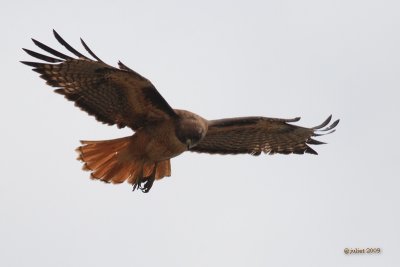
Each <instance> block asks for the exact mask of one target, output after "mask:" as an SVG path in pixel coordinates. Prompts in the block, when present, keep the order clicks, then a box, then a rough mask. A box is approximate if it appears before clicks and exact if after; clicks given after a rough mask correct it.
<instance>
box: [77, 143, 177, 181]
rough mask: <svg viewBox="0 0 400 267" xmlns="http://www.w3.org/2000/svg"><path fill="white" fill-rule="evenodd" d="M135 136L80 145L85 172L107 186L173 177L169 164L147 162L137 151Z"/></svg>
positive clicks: (164, 162)
mask: <svg viewBox="0 0 400 267" xmlns="http://www.w3.org/2000/svg"><path fill="white" fill-rule="evenodd" d="M134 139H135V136H129V137H123V138H118V139H114V140H105V141H81V143H82V146H80V147H78V148H77V149H76V151H77V152H78V153H79V156H78V159H79V160H81V161H83V162H84V163H85V164H84V166H83V169H84V170H88V171H90V172H91V178H92V179H96V180H101V181H103V182H107V183H115V184H117V183H122V182H124V181H127V182H128V183H130V184H134V185H135V184H139V183H141V182H144V181H146V179H148V178H149V177H151V176H152V178H153V180H154V178H155V179H161V178H163V177H165V176H171V165H170V160H169V159H168V160H164V161H160V162H157V163H156V162H149V161H145V160H144V159H143V157H140V155H138V154H137V153H135V152H132V151H134V141H135V140H134Z"/></svg>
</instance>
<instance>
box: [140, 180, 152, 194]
mask: <svg viewBox="0 0 400 267" xmlns="http://www.w3.org/2000/svg"><path fill="white" fill-rule="evenodd" d="M154 180H155V178H154V177H147V180H145V181H143V182H144V185H143V187H142V188H141V190H142V192H143V193H148V192H149V191H150V189H151V187H152V186H153V183H154Z"/></svg>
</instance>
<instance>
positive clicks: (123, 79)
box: [22, 31, 176, 130]
mask: <svg viewBox="0 0 400 267" xmlns="http://www.w3.org/2000/svg"><path fill="white" fill-rule="evenodd" d="M54 35H55V37H56V39H57V40H58V41H59V42H60V43H61V44H62V45H63V46H64V47H66V48H67V49H68V50H69V51H70V52H72V53H73V54H74V55H76V56H78V57H79V58H78V59H76V58H72V57H70V56H67V55H65V54H63V53H60V52H58V51H56V50H54V49H52V48H50V47H48V46H46V45H44V44H42V43H40V42H38V41H36V40H33V42H34V43H35V44H36V45H37V46H38V47H39V48H41V49H43V50H44V51H46V52H48V53H50V54H51V55H53V56H54V57H50V56H46V55H42V54H39V53H37V52H34V51H31V50H27V49H24V51H25V52H27V53H28V54H29V55H31V56H33V57H35V58H37V59H40V60H43V61H46V62H50V63H58V64H49V63H38V62H27V61H22V63H24V64H26V65H28V66H31V67H33V70H34V71H36V72H38V73H40V74H41V75H40V77H41V78H43V79H44V80H46V81H47V84H48V85H50V86H53V87H57V89H56V90H55V92H57V93H59V94H62V95H64V96H65V97H66V98H67V99H68V100H71V101H74V102H75V104H76V106H78V107H80V108H81V109H83V110H85V111H86V112H88V113H89V114H90V115H93V116H95V117H96V119H97V120H99V121H101V122H103V123H107V124H110V125H113V124H117V126H118V127H124V126H128V127H130V128H132V129H133V130H136V129H138V128H140V127H143V126H145V125H146V124H149V123H152V122H156V121H161V120H165V119H168V118H170V117H174V116H176V114H175V112H174V110H173V109H172V108H171V107H170V106H169V104H168V103H167V102H166V101H165V99H164V98H163V97H162V96H161V95H160V93H159V92H158V91H157V89H156V88H155V87H154V86H153V85H152V83H151V82H150V81H149V80H147V79H146V78H144V77H142V76H141V75H140V74H138V73H136V72H134V71H133V70H131V69H129V68H128V67H126V66H125V65H123V67H122V68H120V69H117V68H114V67H112V66H110V65H107V64H105V63H104V62H102V61H101V60H100V59H99V58H98V57H97V56H96V55H95V54H94V53H93V52H92V51H91V50H90V49H89V47H88V46H87V45H86V44H85V42H83V40H82V44H83V46H84V48H85V49H86V50H87V51H88V52H89V54H90V55H91V56H93V57H94V58H95V59H96V60H97V61H96V60H91V59H89V58H88V57H86V56H84V55H83V54H81V53H80V52H78V51H77V50H75V49H74V48H72V47H71V46H70V45H69V44H68V43H67V42H65V41H64V39H62V38H61V36H60V35H59V34H58V33H57V32H55V31H54Z"/></svg>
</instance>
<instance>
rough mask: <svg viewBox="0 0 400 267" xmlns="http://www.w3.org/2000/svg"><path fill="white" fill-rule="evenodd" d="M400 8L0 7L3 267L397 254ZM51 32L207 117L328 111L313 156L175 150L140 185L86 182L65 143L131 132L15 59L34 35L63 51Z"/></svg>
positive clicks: (371, 4) (331, 261)
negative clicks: (145, 189) (164, 172)
mask: <svg viewBox="0 0 400 267" xmlns="http://www.w3.org/2000/svg"><path fill="white" fill-rule="evenodd" d="M399 14H400V4H399V1H385V0H379V1H369V0H367V1H365V0H364V1H361V0H359V1H357V0H346V1H320V0H314V1H312V0H303V1H297V0H286V1H284V0H279V1H240V2H239V1H208V0H205V1H126V2H123V1H116V0H114V1H91V2H89V1H88V2H84V1H75V0H72V1H7V3H3V4H2V7H1V10H0V30H1V51H0V53H1V55H0V56H1V64H0V71H1V77H2V78H1V80H2V83H1V89H0V90H1V98H0V111H1V124H2V126H1V132H0V135H1V140H2V142H1V163H0V164H1V171H2V175H1V178H0V266H10V267H11V266H400V256H399V255H400V230H399V225H400V216H399V215H400V194H399V191H400V182H399V179H400V175H399V152H398V151H399V149H400V144H399V137H398V134H399V130H400V128H399V122H398V121H399V115H400V108H399V99H400V97H399V96H400V95H399V89H400V79H399V75H400V15H399ZM53 28H54V29H56V30H57V31H58V32H59V33H60V34H61V36H63V37H64V39H65V40H67V41H68V42H69V43H70V44H71V45H73V46H74V47H75V48H77V49H78V50H80V51H83V48H82V47H81V45H80V43H79V37H82V38H83V39H84V40H85V41H86V42H87V44H88V45H89V46H90V47H91V48H92V50H93V51H94V52H95V53H96V54H97V55H98V56H99V57H100V58H102V59H103V60H104V61H106V62H108V63H110V64H112V65H116V63H117V60H119V59H120V60H121V61H123V62H124V63H125V64H126V65H128V66H129V67H131V68H133V69H135V70H136V71H138V72H139V73H141V74H142V75H144V76H145V77H147V78H149V79H150V80H151V81H152V82H153V83H154V84H155V86H156V87H157V88H158V90H159V91H160V93H161V94H162V95H163V96H164V97H165V98H166V100H167V101H168V102H169V103H170V104H171V106H173V107H175V108H183V109H188V110H191V111H193V112H196V113H198V114H200V115H202V116H203V117H205V118H209V119H217V118H224V117H235V116H248V115H260V116H269V117H281V118H292V117H296V116H301V117H302V120H301V121H300V122H298V123H297V124H299V125H303V126H309V127H311V126H315V125H317V124H319V123H321V122H322V121H323V120H324V119H325V118H326V117H327V116H328V115H329V114H333V116H334V118H335V119H336V118H340V119H341V122H340V124H339V126H338V128H337V131H336V132H335V133H334V134H332V135H328V136H324V137H321V138H319V140H321V141H326V142H328V144H327V145H324V146H314V148H315V149H316V150H317V151H318V152H319V155H318V156H314V155H301V156H299V155H289V156H284V155H274V156H267V155H261V156H259V157H253V156H249V155H243V156H209V155H205V154H195V153H185V154H183V155H181V156H180V157H178V158H175V159H173V160H172V177H169V178H166V179H164V180H162V181H159V182H156V183H155V184H154V186H153V188H152V190H151V191H150V193H149V194H142V193H141V192H134V193H132V192H131V186H129V185H127V184H122V185H108V184H104V183H100V182H97V181H92V180H90V179H89V173H87V172H83V171H82V170H81V163H80V162H78V161H77V160H75V158H76V153H75V152H74V149H75V148H76V147H77V146H78V145H79V142H78V141H79V140H81V139H83V140H99V139H100V140H103V139H112V138H117V137H120V136H126V135H130V134H131V132H130V130H128V129H123V130H118V129H117V128H116V127H110V126H105V125H102V124H101V123H98V122H96V121H95V119H94V118H93V117H89V116H88V115H86V114H85V113H84V112H82V111H80V110H79V109H77V108H75V107H74V105H73V104H72V103H70V102H67V101H66V100H65V99H64V98H63V97H61V96H59V95H57V94H54V93H53V92H52V88H50V87H48V86H46V85H45V84H44V81H43V80H41V79H39V78H38V75H37V74H36V73H34V72H32V71H31V70H30V69H29V68H28V67H27V66H24V65H22V64H20V63H19V62H18V61H19V60H32V59H31V57H30V56H28V55H26V54H25V53H24V52H23V51H22V50H21V48H22V47H25V48H28V49H32V50H36V51H39V49H36V47H35V46H34V44H33V43H32V42H31V41H30V38H31V37H33V38H36V39H38V40H40V41H41V42H43V43H45V44H47V45H50V46H51V47H54V48H56V49H57V50H60V51H62V52H66V50H65V49H64V48H63V47H62V46H61V45H59V44H58V43H57V41H56V40H55V39H54V37H53V35H52V32H51V30H52V29H53ZM66 53H67V52H66ZM346 247H349V248H369V247H372V248H381V249H382V251H383V252H382V253H381V254H380V255H353V256H346V255H345V254H344V253H343V250H344V249H345V248H346Z"/></svg>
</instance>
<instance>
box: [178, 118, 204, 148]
mask: <svg viewBox="0 0 400 267" xmlns="http://www.w3.org/2000/svg"><path fill="white" fill-rule="evenodd" d="M177 113H178V115H179V119H177V121H176V124H175V134H176V137H177V138H178V140H179V141H180V142H181V143H182V144H184V145H186V147H187V149H188V150H189V149H190V148H192V147H194V146H195V145H197V144H198V143H199V142H200V141H201V140H202V139H203V138H204V136H205V135H206V132H207V123H206V121H205V120H204V119H203V118H201V117H200V116H198V115H196V114H193V113H191V112H188V111H180V112H177Z"/></svg>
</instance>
